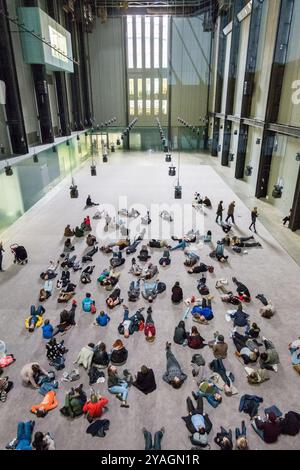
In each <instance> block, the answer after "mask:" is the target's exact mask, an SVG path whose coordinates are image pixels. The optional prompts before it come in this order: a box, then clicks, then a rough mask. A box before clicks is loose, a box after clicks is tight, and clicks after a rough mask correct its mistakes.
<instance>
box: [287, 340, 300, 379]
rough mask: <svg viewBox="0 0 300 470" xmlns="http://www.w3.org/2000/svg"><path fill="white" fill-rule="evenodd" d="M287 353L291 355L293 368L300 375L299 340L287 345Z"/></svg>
mask: <svg viewBox="0 0 300 470" xmlns="http://www.w3.org/2000/svg"><path fill="white" fill-rule="evenodd" d="M289 351H290V353H291V361H292V365H293V368H294V369H295V371H296V372H298V374H300V339H297V340H295V341H293V342H292V343H290V344H289Z"/></svg>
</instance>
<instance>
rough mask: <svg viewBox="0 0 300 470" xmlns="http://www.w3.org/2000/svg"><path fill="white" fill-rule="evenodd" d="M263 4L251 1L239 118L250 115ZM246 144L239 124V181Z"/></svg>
mask: <svg viewBox="0 0 300 470" xmlns="http://www.w3.org/2000/svg"><path fill="white" fill-rule="evenodd" d="M263 8H264V4H263V3H262V2H261V0H253V3H252V12H251V21H250V29H249V39H248V49H247V59H246V68H245V77H244V90H243V99H242V109H241V118H248V117H250V114H251V106H252V97H253V90H254V80H255V72H256V62H257V53H258V46H259V36H260V27H261V19H262V12H263ZM247 143H248V126H245V125H244V124H241V126H240V134H239V142H238V151H237V156H236V169H235V177H236V178H237V179H241V178H243V177H244V171H245V161H246V152H247Z"/></svg>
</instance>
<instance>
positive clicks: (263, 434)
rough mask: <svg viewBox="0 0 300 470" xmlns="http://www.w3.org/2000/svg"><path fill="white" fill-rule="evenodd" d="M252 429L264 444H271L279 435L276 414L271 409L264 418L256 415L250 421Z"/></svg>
mask: <svg viewBox="0 0 300 470" xmlns="http://www.w3.org/2000/svg"><path fill="white" fill-rule="evenodd" d="M251 425H252V427H253V429H254V431H255V432H256V433H257V434H258V435H259V437H260V438H261V439H262V440H263V441H264V442H265V443H266V444H273V443H274V442H276V441H277V440H278V437H279V436H280V433H281V430H280V423H279V420H278V419H277V416H276V414H275V413H273V412H272V411H271V412H270V413H269V414H268V415H267V416H266V419H264V420H263V419H262V418H261V417H259V416H258V417H257V418H255V419H254V420H252V421H251Z"/></svg>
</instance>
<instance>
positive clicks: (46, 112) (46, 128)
mask: <svg viewBox="0 0 300 470" xmlns="http://www.w3.org/2000/svg"><path fill="white" fill-rule="evenodd" d="M31 68H32V74H33V80H34V86H35V95H36V102H37V107H38V119H39V122H40V128H41V139H42V143H43V144H50V143H52V142H54V135H53V127H52V117H51V109H50V100H49V94H48V84H47V73H46V67H45V65H39V64H34V65H32V66H31Z"/></svg>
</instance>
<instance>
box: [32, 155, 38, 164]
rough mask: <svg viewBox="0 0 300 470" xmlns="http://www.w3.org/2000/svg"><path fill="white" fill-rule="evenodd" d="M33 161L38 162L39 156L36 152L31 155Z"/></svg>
mask: <svg viewBox="0 0 300 470" xmlns="http://www.w3.org/2000/svg"><path fill="white" fill-rule="evenodd" d="M33 161H34V163H38V162H39V157H38V156H37V155H36V154H34V155H33Z"/></svg>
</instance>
